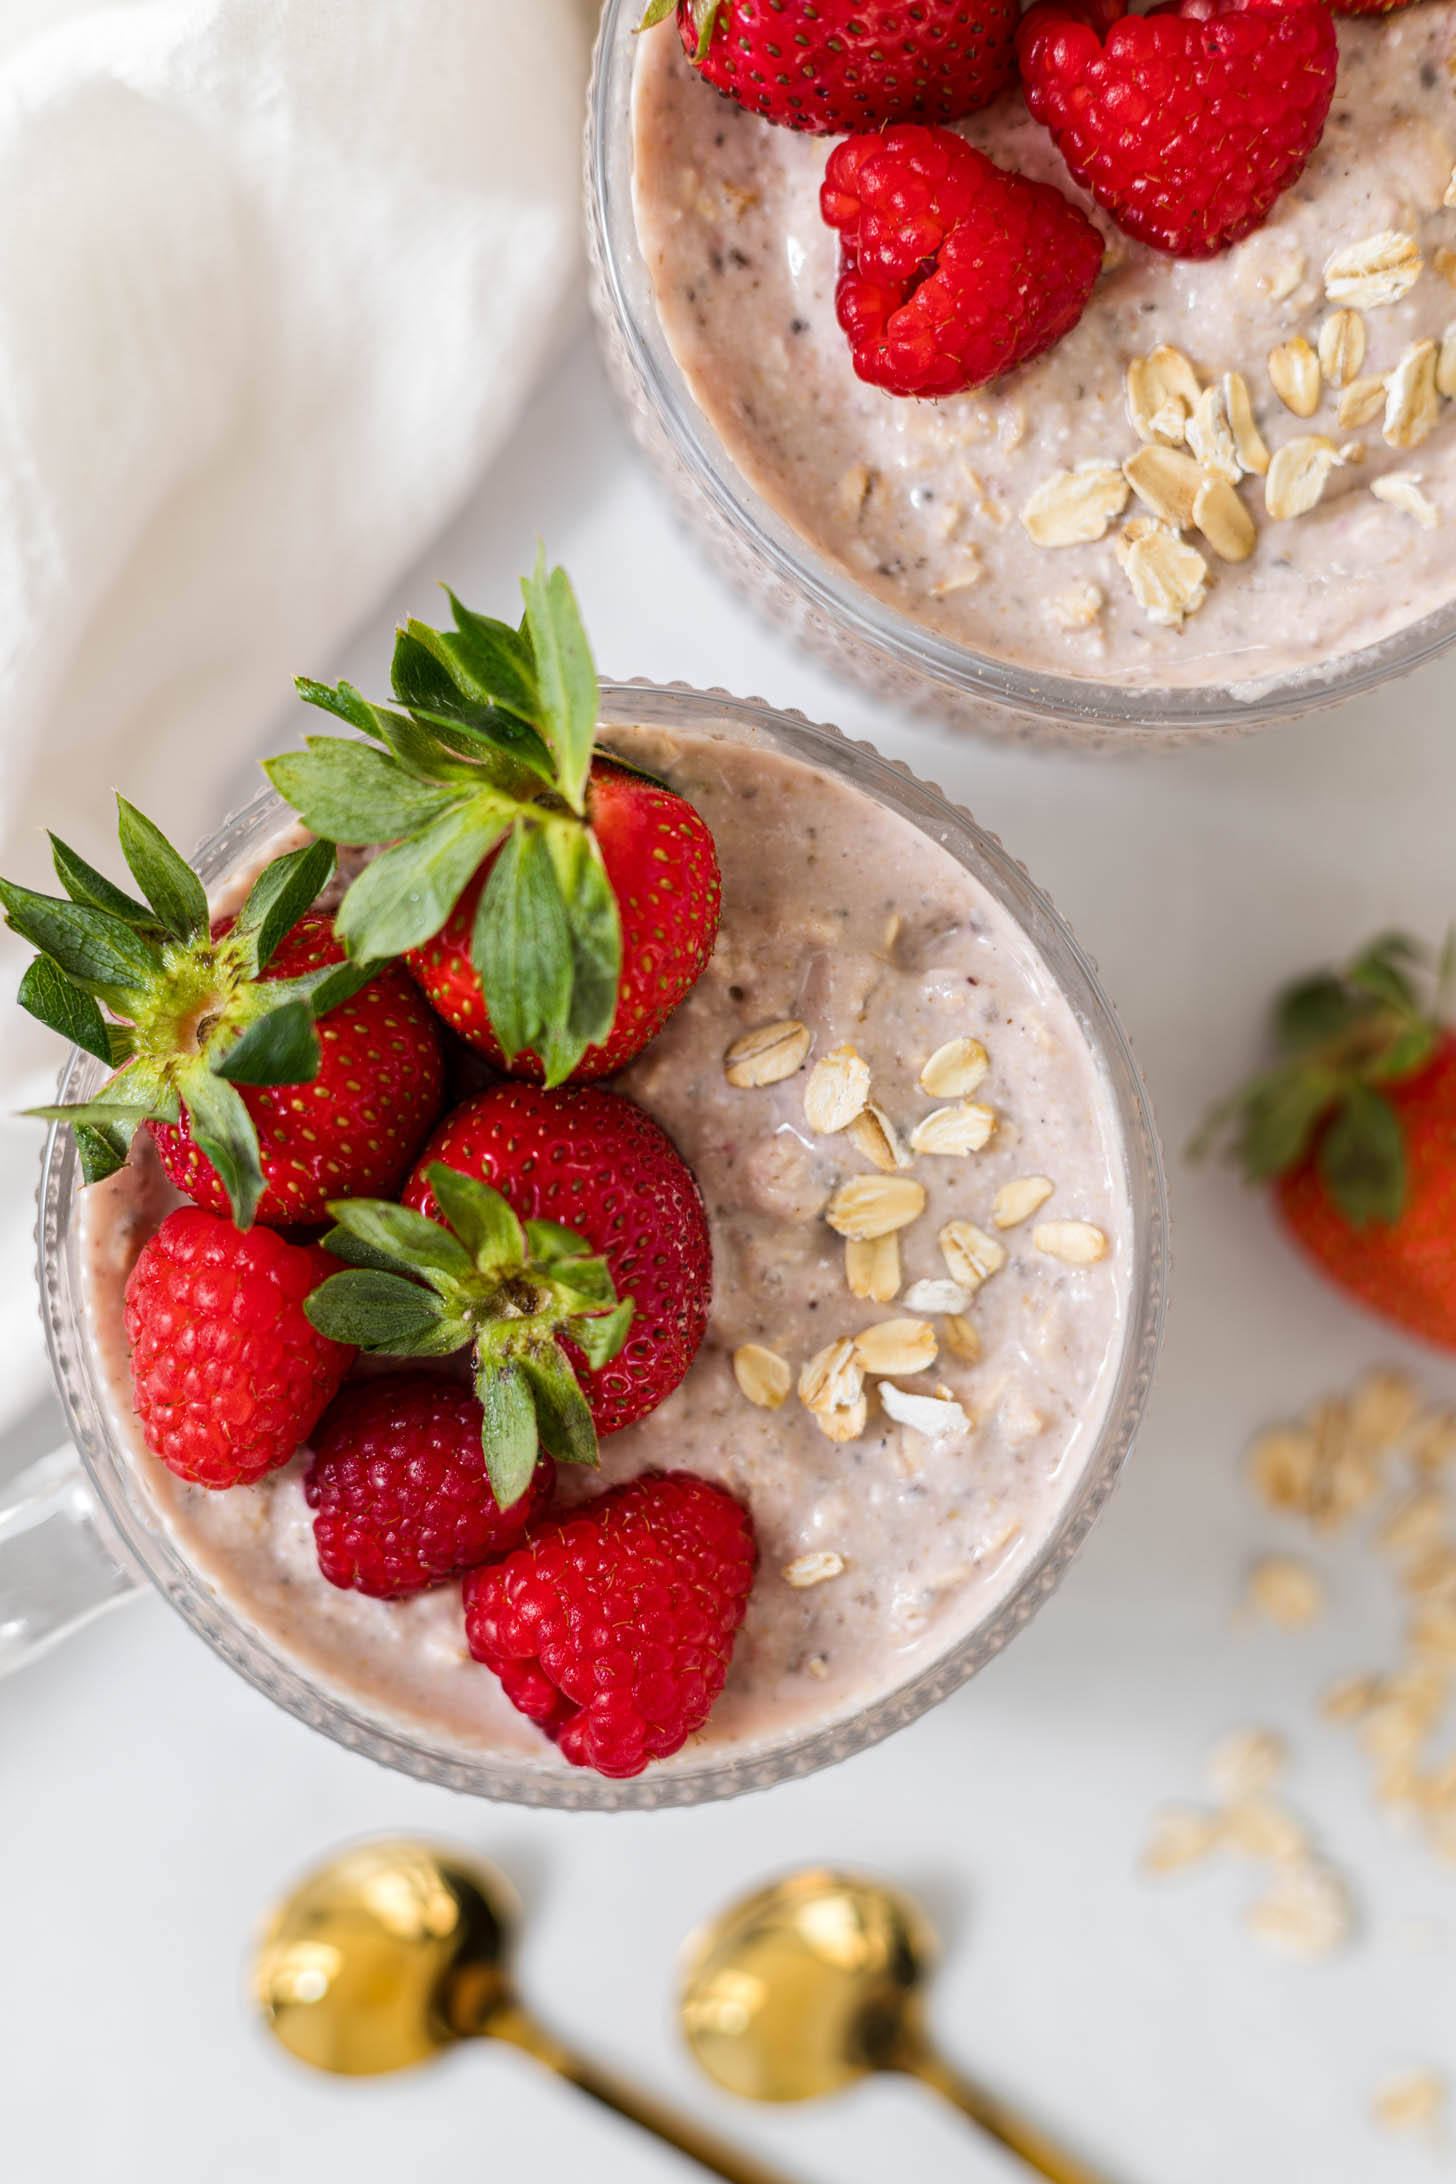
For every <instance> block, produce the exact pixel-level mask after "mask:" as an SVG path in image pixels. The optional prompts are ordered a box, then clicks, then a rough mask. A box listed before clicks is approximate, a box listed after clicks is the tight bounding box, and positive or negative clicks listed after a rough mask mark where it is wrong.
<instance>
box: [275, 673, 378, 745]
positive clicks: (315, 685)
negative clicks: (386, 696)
mask: <svg viewBox="0 0 1456 2184" xmlns="http://www.w3.org/2000/svg"><path fill="white" fill-rule="evenodd" d="M293 687H294V689H295V690H296V691H297V692H298V695H299V696H300V697H301V698H302V700H303V702H304V704H305V705H316V706H317V707H318V709H319V711H320V712H321V713H332V714H333V716H334V718H335V720H346V721H347V722H348V723H349V726H350V727H351V728H357V729H359V730H360V732H361V733H362V734H363V735H366V736H378V734H379V720H380V714H381V711H382V708H381V707H379V706H377V705H371V704H370V703H369V700H368V699H367V698H366V697H363V696H362V695H361V694H360V692H359V691H357V690H356V689H355V688H354V685H353V684H352V683H347V682H341V683H322V682H315V681H314V680H313V678H312V676H310V675H295V676H294V678H293Z"/></svg>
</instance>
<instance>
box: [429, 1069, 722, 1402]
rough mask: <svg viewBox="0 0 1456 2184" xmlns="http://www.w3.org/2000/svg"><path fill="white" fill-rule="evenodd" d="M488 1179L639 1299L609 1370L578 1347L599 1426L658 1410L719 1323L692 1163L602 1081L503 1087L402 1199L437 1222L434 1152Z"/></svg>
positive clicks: (448, 1131) (441, 1132)
mask: <svg viewBox="0 0 1456 2184" xmlns="http://www.w3.org/2000/svg"><path fill="white" fill-rule="evenodd" d="M437 1160H439V1161H443V1162H444V1164H445V1166H446V1167H447V1168H456V1169H458V1170H459V1171H460V1172H461V1174H463V1175H470V1176H475V1177H477V1178H478V1179H479V1180H480V1181H481V1182H483V1183H489V1184H491V1185H492V1186H493V1187H494V1188H495V1189H496V1190H498V1191H499V1192H500V1193H501V1195H502V1197H503V1198H505V1199H506V1200H507V1201H508V1202H509V1204H510V1206H511V1208H512V1209H513V1211H514V1212H515V1213H516V1215H517V1216H518V1218H519V1219H521V1220H523V1221H536V1220H547V1221H559V1222H561V1223H562V1224H563V1225H564V1226H565V1227H567V1228H570V1229H575V1230H576V1232H577V1233H578V1235H580V1236H583V1237H585V1239H586V1241H587V1242H588V1243H589V1244H590V1245H591V1248H592V1250H593V1251H594V1252H598V1253H600V1254H601V1256H602V1257H603V1258H604V1259H605V1260H606V1262H607V1266H608V1269H609V1270H610V1272H611V1275H612V1279H613V1282H614V1283H615V1285H616V1291H617V1295H618V1296H619V1297H625V1296H628V1295H630V1296H631V1298H632V1299H633V1303H634V1306H635V1310H634V1313H633V1318H632V1325H631V1328H630V1330H629V1332H628V1336H627V1340H626V1342H625V1344H624V1345H623V1347H622V1348H621V1349H620V1350H619V1351H618V1353H617V1355H616V1356H615V1357H614V1358H613V1359H612V1360H611V1362H610V1363H609V1364H607V1365H604V1366H603V1367H602V1368H601V1370H600V1371H599V1372H591V1371H589V1370H588V1368H587V1365H586V1361H585V1359H584V1358H582V1357H581V1355H580V1352H579V1351H577V1350H576V1349H575V1348H574V1347H573V1346H572V1345H570V1344H568V1345H567V1349H568V1352H569V1354H570V1356H571V1359H572V1363H573V1365H574V1366H575V1367H576V1371H577V1375H578V1378H579V1379H580V1381H581V1385H582V1388H583V1390H584V1392H585V1394H586V1399H587V1402H588V1404H589V1406H590V1408H591V1414H592V1418H593V1421H594V1423H595V1425H596V1428H597V1431H598V1433H619V1432H620V1431H621V1429H622V1428H623V1427H624V1426H630V1425H633V1424H634V1423H635V1422H636V1421H637V1419H639V1418H645V1417H646V1416H647V1413H648V1412H649V1411H651V1410H655V1409H656V1408H657V1406H658V1404H659V1403H660V1402H661V1401H662V1400H663V1397H664V1396H667V1395H670V1394H671V1393H672V1390H673V1389H674V1388H675V1387H676V1386H677V1384H678V1382H679V1381H680V1380H681V1379H682V1377H683V1375H684V1374H685V1373H686V1371H687V1369H688V1367H689V1366H690V1365H691V1363H692V1361H693V1359H694V1357H695V1356H696V1355H697V1351H698V1345H699V1343H700V1342H701V1341H702V1339H703V1333H704V1330H705V1328H706V1327H707V1324H708V1310H709V1307H710V1305H711V1303H712V1297H713V1250H712V1244H711V1242H710V1240H709V1235H708V1217H707V1214H706V1213H705V1212H704V1210H703V1200H702V1195H701V1193H700V1192H699V1190H698V1186H697V1183H696V1181H695V1179H694V1177H693V1173H692V1170H691V1169H690V1168H689V1167H688V1166H687V1164H686V1162H685V1161H684V1160H683V1158H682V1155H681V1154H680V1153H679V1152H678V1150H677V1148H676V1146H674V1144H673V1143H672V1140H671V1139H670V1138H669V1137H668V1135H667V1133H666V1131H665V1130H663V1128H662V1127H661V1125H660V1124H659V1123H656V1122H654V1121H653V1119H652V1117H651V1116H650V1115H648V1114H644V1112H643V1110H642V1109H641V1108H640V1107H637V1106H634V1104H633V1103H632V1101H631V1100H628V1099H623V1097H622V1095H621V1094H620V1093H619V1092H609V1091H607V1090H606V1089H605V1088H604V1087H603V1086H600V1085H563V1086H562V1087H561V1088H560V1089H559V1090H557V1091H554V1092H546V1091H543V1090H541V1089H540V1087H539V1086H536V1085H528V1084H501V1085H495V1086H493V1087H492V1089H491V1090H490V1091H488V1092H481V1093H478V1094H477V1096H476V1097H475V1098H474V1099H473V1100H467V1101H466V1102H465V1104H464V1105H463V1106H462V1107H457V1108H456V1109H455V1110H454V1112H453V1113H452V1114H449V1115H447V1116H446V1117H445V1119H444V1121H443V1122H442V1123H441V1124H440V1127H439V1129H438V1130H437V1131H436V1132H435V1134H434V1136H433V1137H432V1138H431V1139H430V1142H429V1144H428V1145H427V1146H426V1147H425V1149H424V1151H423V1153H421V1155H420V1158H419V1160H418V1162H417V1163H416V1165H415V1169H414V1173H413V1174H412V1175H411V1177H410V1179H409V1182H408V1183H407V1184H406V1186H405V1190H404V1203H405V1204H406V1205H407V1206H412V1207H413V1208H414V1209H415V1211H416V1212H417V1213H425V1214H428V1215H429V1216H430V1217H431V1219H432V1220H438V1219H439V1209H438V1208H437V1206H436V1204H435V1200H434V1195H433V1193H432V1192H431V1190H430V1186H429V1183H428V1182H427V1181H426V1170H427V1169H428V1168H429V1167H430V1165H431V1163H432V1162H434V1161H437Z"/></svg>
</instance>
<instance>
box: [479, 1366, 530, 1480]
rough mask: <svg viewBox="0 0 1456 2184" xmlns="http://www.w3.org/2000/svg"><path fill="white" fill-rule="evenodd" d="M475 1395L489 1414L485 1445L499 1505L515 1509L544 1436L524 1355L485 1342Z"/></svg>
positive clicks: (483, 1436) (483, 1425)
mask: <svg viewBox="0 0 1456 2184" xmlns="http://www.w3.org/2000/svg"><path fill="white" fill-rule="evenodd" d="M475 1393H476V1395H477V1397H478V1398H479V1401H480V1407H481V1409H482V1411H483V1412H484V1413H485V1416H484V1418H483V1420H482V1422H481V1429H480V1446H481V1450H482V1453H483V1454H484V1457H485V1470H486V1476H487V1478H488V1479H489V1480H490V1484H491V1490H492V1492H493V1493H494V1495H495V1498H496V1503H497V1506H498V1507H499V1508H501V1509H509V1508H511V1507H512V1505H513V1504H514V1503H516V1502H518V1501H519V1500H520V1498H521V1496H522V1495H523V1494H524V1493H525V1491H526V1488H527V1487H528V1486H529V1485H530V1483H531V1474H532V1473H533V1472H534V1471H535V1469H536V1460H537V1457H538V1456H539V1454H540V1449H541V1440H540V1435H539V1433H538V1432H537V1428H536V1405H535V1402H534V1400H533V1394H532V1389H531V1385H530V1382H529V1381H528V1380H527V1378H526V1375H525V1373H524V1371H523V1370H522V1364H521V1360H520V1358H519V1357H517V1356H515V1355H513V1354H512V1353H511V1352H509V1351H501V1352H499V1353H497V1352H495V1351H494V1350H490V1349H487V1348H486V1346H485V1345H484V1344H482V1346H481V1352H480V1355H479V1356H478V1358H477V1360H476V1368H475Z"/></svg>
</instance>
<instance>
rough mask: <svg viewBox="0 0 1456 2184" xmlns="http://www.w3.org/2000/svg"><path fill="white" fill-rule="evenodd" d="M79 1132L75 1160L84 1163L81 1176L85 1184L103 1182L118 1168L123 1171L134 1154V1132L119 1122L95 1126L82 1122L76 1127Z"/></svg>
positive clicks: (77, 1133) (77, 1132)
mask: <svg viewBox="0 0 1456 2184" xmlns="http://www.w3.org/2000/svg"><path fill="white" fill-rule="evenodd" d="M74 1128H75V1133H76V1157H77V1159H78V1160H79V1161H80V1163H81V1177H82V1180H83V1182H85V1183H88V1184H89V1183H104V1182H105V1181H106V1178H107V1177H108V1176H109V1175H115V1174H116V1171H117V1169H118V1168H124V1167H125V1166H126V1162H127V1155H128V1154H129V1153H130V1151H131V1133H130V1132H129V1131H127V1130H123V1129H122V1128H120V1127H119V1126H118V1125H117V1124H116V1123H100V1124H92V1123H88V1122H81V1123H77V1124H75V1125H74Z"/></svg>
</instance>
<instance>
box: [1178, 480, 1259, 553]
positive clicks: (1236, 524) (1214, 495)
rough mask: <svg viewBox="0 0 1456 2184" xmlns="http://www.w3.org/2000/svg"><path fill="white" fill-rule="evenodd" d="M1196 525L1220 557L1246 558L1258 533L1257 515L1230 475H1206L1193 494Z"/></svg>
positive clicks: (1252, 549) (1251, 550)
mask: <svg viewBox="0 0 1456 2184" xmlns="http://www.w3.org/2000/svg"><path fill="white" fill-rule="evenodd" d="M1193 523H1194V528H1195V529H1196V530H1198V531H1200V532H1202V534H1203V536H1204V537H1205V538H1206V539H1207V541H1208V543H1209V545H1210V546H1211V547H1212V548H1213V550H1214V552H1215V553H1216V554H1217V555H1218V558H1219V560H1220V561H1247V560H1248V558H1249V556H1250V554H1251V553H1252V552H1253V551H1254V545H1255V541H1256V539H1257V537H1258V533H1257V532H1256V530H1255V529H1254V519H1253V517H1252V516H1251V515H1250V514H1249V511H1248V509H1247V508H1246V507H1245V506H1244V504H1243V502H1242V501H1241V500H1240V498H1239V496H1238V494H1237V492H1236V491H1235V490H1234V488H1233V486H1231V485H1230V484H1229V482H1228V479H1227V478H1217V477H1208V476H1204V477H1203V478H1201V479H1200V481H1199V486H1198V491H1197V492H1196V493H1195V495H1194V496H1193Z"/></svg>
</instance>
